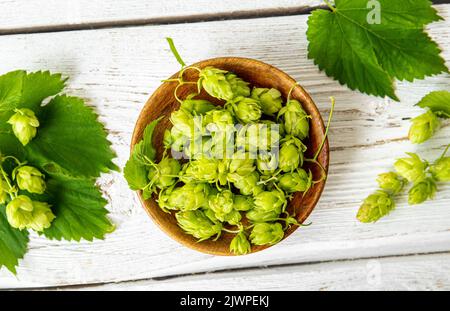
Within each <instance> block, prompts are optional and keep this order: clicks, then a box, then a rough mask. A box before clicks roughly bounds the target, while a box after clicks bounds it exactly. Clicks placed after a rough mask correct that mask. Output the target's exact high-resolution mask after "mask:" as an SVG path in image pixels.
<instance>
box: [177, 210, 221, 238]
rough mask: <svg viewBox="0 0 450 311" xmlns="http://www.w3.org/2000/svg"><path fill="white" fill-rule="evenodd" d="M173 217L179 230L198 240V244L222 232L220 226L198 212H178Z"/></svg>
mask: <svg viewBox="0 0 450 311" xmlns="http://www.w3.org/2000/svg"><path fill="white" fill-rule="evenodd" d="M175 217H176V219H177V221H178V225H179V226H180V227H181V229H183V230H184V231H185V232H186V233H188V234H190V235H192V236H194V237H195V238H196V239H199V242H200V241H204V240H207V239H209V238H210V237H212V236H213V235H217V236H219V235H220V233H221V232H222V225H221V224H220V223H214V222H212V221H211V220H210V219H209V218H208V217H207V216H206V215H205V213H204V212H202V211H200V210H196V211H185V212H178V213H177V214H176V215H175Z"/></svg>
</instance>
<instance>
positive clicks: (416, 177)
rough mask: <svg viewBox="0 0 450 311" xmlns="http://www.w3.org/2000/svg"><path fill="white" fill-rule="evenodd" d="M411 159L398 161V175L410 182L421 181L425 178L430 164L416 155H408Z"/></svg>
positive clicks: (396, 168) (395, 165)
mask: <svg viewBox="0 0 450 311" xmlns="http://www.w3.org/2000/svg"><path fill="white" fill-rule="evenodd" d="M407 155H409V158H402V159H398V160H397V161H396V162H395V163H394V167H395V170H396V171H397V173H398V174H399V175H400V176H402V177H404V178H406V179H407V180H408V181H409V182H416V181H420V180H422V179H424V178H425V176H426V174H425V169H426V168H427V166H428V163H427V162H425V161H422V160H421V159H420V158H419V156H418V155H417V154H415V153H407Z"/></svg>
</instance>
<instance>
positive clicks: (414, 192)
mask: <svg viewBox="0 0 450 311" xmlns="http://www.w3.org/2000/svg"><path fill="white" fill-rule="evenodd" d="M436 190H437V186H436V183H435V182H434V180H433V179H431V178H426V179H424V180H422V181H420V182H418V183H416V184H415V185H414V186H413V187H412V188H411V189H410V190H409V195H408V204H409V205H415V204H420V203H423V202H425V201H426V200H428V199H432V198H433V197H434V194H435V193H436Z"/></svg>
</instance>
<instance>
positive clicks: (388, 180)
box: [377, 172, 406, 194]
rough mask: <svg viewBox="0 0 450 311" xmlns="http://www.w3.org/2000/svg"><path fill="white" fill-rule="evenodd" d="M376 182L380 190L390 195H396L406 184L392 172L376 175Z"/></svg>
mask: <svg viewBox="0 0 450 311" xmlns="http://www.w3.org/2000/svg"><path fill="white" fill-rule="evenodd" d="M377 182H378V185H379V186H380V188H381V189H383V190H385V191H387V192H389V193H392V194H398V193H399V192H400V191H402V189H403V187H404V186H405V184H406V180H405V179H404V178H402V177H401V176H399V175H398V174H396V173H394V172H389V173H383V174H380V175H378V178H377Z"/></svg>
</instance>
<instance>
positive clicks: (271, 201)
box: [246, 190, 286, 223]
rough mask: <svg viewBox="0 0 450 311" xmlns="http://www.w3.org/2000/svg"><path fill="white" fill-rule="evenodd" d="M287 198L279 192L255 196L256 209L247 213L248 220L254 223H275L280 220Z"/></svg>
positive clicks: (262, 193) (266, 192) (265, 192)
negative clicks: (274, 221)
mask: <svg viewBox="0 0 450 311" xmlns="http://www.w3.org/2000/svg"><path fill="white" fill-rule="evenodd" d="M285 203H286V197H285V196H284V194H283V193H282V192H280V191H278V190H272V191H263V192H261V193H259V194H258V195H256V196H255V201H254V205H255V208H254V209H252V210H250V211H249V212H247V215H246V216H247V218H248V219H249V220H250V221H252V222H258V223H259V222H266V221H273V220H275V219H277V218H279V216H280V213H281V211H282V207H283V206H284V205H285Z"/></svg>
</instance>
